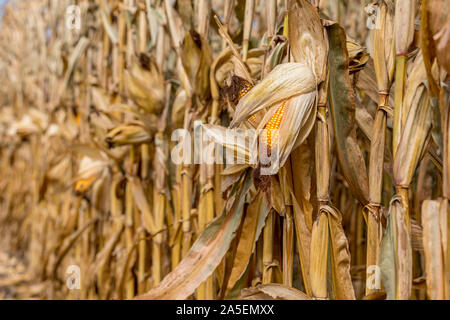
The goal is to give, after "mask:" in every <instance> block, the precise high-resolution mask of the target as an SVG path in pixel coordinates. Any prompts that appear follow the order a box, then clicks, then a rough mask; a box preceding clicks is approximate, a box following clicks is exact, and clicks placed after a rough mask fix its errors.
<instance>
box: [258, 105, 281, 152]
mask: <svg viewBox="0 0 450 320" xmlns="http://www.w3.org/2000/svg"><path fill="white" fill-rule="evenodd" d="M285 107H286V103H282V104H281V105H280V106H279V107H278V109H277V111H275V113H274V114H273V116H272V117H271V118H270V120H269V121H268V122H267V124H266V126H265V127H264V130H263V133H262V134H263V142H265V143H266V145H267V146H268V147H271V146H272V143H273V142H276V141H277V139H278V130H279V129H280V125H281V119H283V114H284V110H285Z"/></svg>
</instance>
